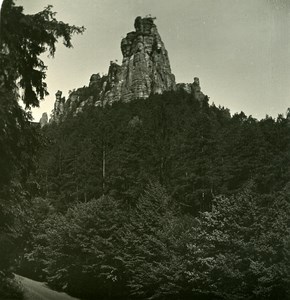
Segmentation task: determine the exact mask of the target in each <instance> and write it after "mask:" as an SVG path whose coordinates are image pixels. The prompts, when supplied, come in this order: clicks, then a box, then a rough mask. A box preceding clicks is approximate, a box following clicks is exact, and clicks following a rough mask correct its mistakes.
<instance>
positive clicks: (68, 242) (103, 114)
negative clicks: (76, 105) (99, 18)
mask: <svg viewBox="0 0 290 300" xmlns="http://www.w3.org/2000/svg"><path fill="white" fill-rule="evenodd" d="M82 91H83V95H84V97H87V96H88V94H89V93H92V95H94V94H96V93H95V92H96V91H94V89H93V88H92V87H88V88H83V89H82ZM80 94H81V93H80ZM41 134H42V136H43V139H44V140H45V141H46V142H45V144H44V146H43V147H42V149H41V150H40V152H39V156H38V163H37V168H36V172H35V173H34V174H32V175H31V177H30V183H31V185H30V187H31V189H30V193H31V196H32V199H33V200H32V203H33V204H32V207H34V210H33V212H31V213H30V214H31V217H30V218H31V220H30V222H29V223H30V225H29V226H28V234H29V235H30V237H29V239H28V241H29V243H28V244H27V248H26V251H27V252H26V254H25V256H24V257H25V258H24V259H23V260H22V262H21V266H22V272H23V274H27V275H29V276H31V277H35V278H46V280H48V282H49V283H50V284H51V285H52V286H54V287H55V288H58V289H64V290H66V291H68V292H70V293H72V294H74V295H77V296H79V297H85V298H88V299H95V297H96V296H98V297H101V298H104V299H105V298H108V299H111V298H118V299H119V298H124V299H127V298H128V297H129V298H132V299H145V298H146V299H155V298H156V299H171V298H172V299H179V298H178V297H180V299H185V298H192V297H196V299H288V298H287V297H288V295H289V290H288V286H289V285H288V283H289V275H290V274H289V268H287V267H286V266H287V265H288V264H289V221H290V219H289V216H290V214H289V213H290V210H289V209H290V207H289V175H290V174H289V167H290V164H289V159H290V157H289V154H290V152H289V137H290V135H289V119H287V117H286V118H285V117H284V116H283V115H280V116H278V117H277V118H276V119H274V118H272V117H268V116H267V117H266V118H265V119H262V120H260V121H258V120H256V119H254V118H252V117H251V116H249V117H247V116H246V115H245V114H244V113H242V112H241V113H240V114H235V115H233V116H231V114H230V112H229V110H228V109H225V108H222V107H216V106H215V105H214V104H212V105H209V103H208V98H207V99H206V100H205V101H203V102H200V101H199V100H198V99H195V97H194V95H192V94H188V93H186V92H184V91H179V92H167V93H164V94H162V95H152V96H150V97H149V98H148V99H145V100H140V99H137V100H135V101H131V102H129V103H122V102H116V103H114V104H113V105H107V106H104V107H94V106H90V105H88V106H87V107H84V109H83V111H82V112H81V113H79V114H77V115H73V113H71V114H69V115H67V116H66V118H64V119H63V120H62V121H61V122H60V123H56V122H52V123H50V124H48V125H46V126H44V127H43V129H42V131H41ZM39 224H42V225H41V227H39ZM80 274H82V275H80ZM277 297H278V298H277Z"/></svg>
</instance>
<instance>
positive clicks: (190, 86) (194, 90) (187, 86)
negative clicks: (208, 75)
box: [176, 77, 206, 101]
mask: <svg viewBox="0 0 290 300" xmlns="http://www.w3.org/2000/svg"><path fill="white" fill-rule="evenodd" d="M176 88H177V89H178V90H180V89H181V90H184V91H186V92H187V93H189V94H193V95H194V97H195V99H197V100H199V101H203V100H205V98H206V95H205V94H204V93H203V92H202V91H201V88H200V83H199V78H198V77H194V81H193V83H178V84H177V85H176Z"/></svg>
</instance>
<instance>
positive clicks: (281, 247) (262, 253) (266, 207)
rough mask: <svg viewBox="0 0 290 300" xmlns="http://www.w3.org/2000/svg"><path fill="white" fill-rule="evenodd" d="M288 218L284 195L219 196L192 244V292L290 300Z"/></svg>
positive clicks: (201, 219)
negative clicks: (289, 298)
mask: <svg viewBox="0 0 290 300" xmlns="http://www.w3.org/2000/svg"><path fill="white" fill-rule="evenodd" d="M289 216H290V205H289V197H288V196H286V194H283V193H278V194H277V195H275V196H272V197H261V196H258V195H252V194H251V193H249V192H247V191H246V192H244V193H242V194H239V195H238V196H233V197H229V198H227V197H218V198H216V199H215V200H214V202H213V207H212V210H211V211H210V212H203V213H201V214H200V217H199V218H198V219H197V220H198V222H199V226H197V227H196V228H195V230H193V232H192V240H191V242H190V243H188V271H187V274H188V280H189V282H190V285H191V287H192V289H193V291H196V292H199V293H204V294H207V293H208V294H213V295H217V296H220V297H222V299H288V297H289V295H290V294H289V292H290V290H289V280H290V272H289V268H288V266H289V263H290V261H289V259H290V256H289V254H290V249H289V242H290V240H289V233H290V227H289V224H290V219H289Z"/></svg>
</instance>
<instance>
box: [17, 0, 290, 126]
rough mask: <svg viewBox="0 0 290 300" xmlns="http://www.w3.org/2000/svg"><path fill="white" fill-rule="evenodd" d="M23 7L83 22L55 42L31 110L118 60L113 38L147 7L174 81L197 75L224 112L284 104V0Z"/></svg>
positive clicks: (66, 2) (121, 0)
mask: <svg viewBox="0 0 290 300" xmlns="http://www.w3.org/2000/svg"><path fill="white" fill-rule="evenodd" d="M15 3H16V5H21V6H23V7H24V9H25V13H36V12H38V11H40V10H42V9H43V8H44V7H45V6H47V5H48V4H51V5H53V10H54V11H56V12H57V16H56V17H57V19H59V20H62V21H64V22H67V23H70V24H74V25H79V26H81V25H84V26H85V27H86V31H85V33H84V34H83V35H79V36H75V37H74V38H73V40H72V42H73V45H74V48H73V49H67V48H65V47H64V46H62V45H61V43H59V44H58V45H57V51H56V55H55V58H54V59H48V58H47V57H46V56H44V60H45V62H46V64H47V65H48V71H47V83H48V90H49V93H50V95H49V96H48V97H47V98H46V99H45V100H44V101H42V102H41V105H40V108H39V109H34V110H33V115H34V117H35V120H36V121H38V120H39V119H40V117H41V114H42V112H48V114H50V112H51V110H52V108H53V104H54V99H55V93H56V91H57V90H61V91H63V95H64V96H66V97H67V95H68V91H69V90H72V89H74V88H79V87H82V86H84V85H88V83H89V78H90V76H91V75H92V74H93V73H100V74H102V73H104V74H105V73H107V71H108V67H109V62H110V60H115V59H118V61H119V63H120V64H121V62H122V54H121V50H120V42H121V39H122V37H124V36H125V35H126V34H127V33H128V32H130V31H132V30H134V20H135V18H136V17H137V16H143V17H144V16H146V15H148V14H151V15H152V16H155V17H157V19H156V21H155V24H156V25H157V27H158V30H159V33H160V35H161V38H162V40H163V42H164V43H165V47H166V49H167V50H168V54H169V59H170V63H171V69H172V72H173V74H175V76H176V81H177V82H193V78H194V77H199V79H200V83H201V88H202V91H203V93H204V94H207V95H208V96H209V97H210V103H211V102H214V103H215V104H216V105H221V106H225V107H227V108H229V109H230V111H231V113H232V114H234V113H235V112H240V111H244V112H245V113H246V114H247V115H252V116H253V117H255V118H258V119H260V118H264V117H265V115H266V114H268V115H271V116H273V117H277V115H278V114H280V113H282V114H285V112H286V110H287V108H288V107H290V0H15Z"/></svg>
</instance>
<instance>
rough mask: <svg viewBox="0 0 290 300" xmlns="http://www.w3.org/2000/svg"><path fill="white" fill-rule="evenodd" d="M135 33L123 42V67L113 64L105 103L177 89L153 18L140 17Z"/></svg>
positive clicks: (126, 100) (142, 97)
mask: <svg viewBox="0 0 290 300" xmlns="http://www.w3.org/2000/svg"><path fill="white" fill-rule="evenodd" d="M134 25H135V31H132V32H129V33H128V34H127V36H126V37H125V38H123V39H122V41H121V51H122V54H123V61H122V65H121V66H119V65H118V64H117V63H114V62H111V65H110V68H109V72H108V81H107V86H106V90H107V92H106V93H105V95H104V102H105V103H112V102H114V101H119V100H122V101H124V102H128V101H130V100H132V99H144V98H148V97H149V95H150V94H152V93H153V94H154V93H163V92H164V91H170V90H175V87H176V84H175V77H174V75H173V74H172V73H171V68H170V62H169V58H168V53H167V50H166V49H165V46H164V43H163V41H162V40H161V37H160V35H159V33H158V30H157V27H156V25H155V24H154V18H152V17H145V18H141V17H137V18H136V20H135V24H134Z"/></svg>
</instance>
